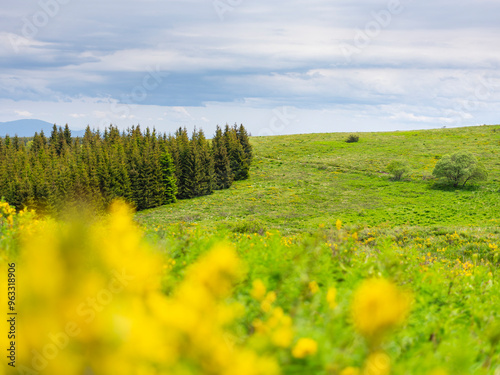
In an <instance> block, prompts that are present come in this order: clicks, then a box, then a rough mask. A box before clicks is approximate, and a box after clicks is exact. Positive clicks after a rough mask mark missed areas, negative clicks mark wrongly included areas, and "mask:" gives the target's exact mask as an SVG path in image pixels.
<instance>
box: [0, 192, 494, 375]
mask: <svg viewBox="0 0 500 375" xmlns="http://www.w3.org/2000/svg"><path fill="white" fill-rule="evenodd" d="M132 217H133V216H132V213H131V212H130V210H129V209H128V207H127V206H126V205H125V204H123V203H120V202H117V203H115V205H114V206H113V208H112V212H111V213H110V214H109V215H108V216H107V217H105V218H103V219H95V220H93V221H92V220H85V221H83V220H74V221H66V222H62V221H60V222H56V221H52V220H47V219H44V220H36V219H35V218H34V217H33V215H31V214H30V213H29V212H23V213H21V214H16V213H14V212H12V211H11V210H9V207H8V206H6V205H4V206H3V214H2V222H1V224H2V238H1V244H2V249H4V250H3V251H2V258H3V259H2V260H3V261H2V265H3V266H4V268H5V267H6V264H7V263H11V262H12V261H13V259H15V262H16V268H17V269H16V275H17V279H18V285H17V288H18V290H19V292H18V297H17V301H16V311H17V312H18V316H19V318H20V319H19V321H18V325H17V329H18V331H17V332H16V335H18V337H17V338H18V339H17V340H16V342H17V347H16V368H15V369H13V368H9V367H8V366H4V373H7V374H8V373H22V374H68V375H71V374H242V375H244V374H342V375H347V374H380V375H381V374H498V371H499V369H500V367H499V366H500V348H499V346H498V344H499V340H500V325H499V323H498V322H499V312H498V308H497V307H498V306H500V291H499V288H498V281H497V278H498V275H497V266H495V264H497V263H498V256H499V251H498V246H497V243H498V242H499V238H498V234H492V233H488V234H485V235H478V234H476V233H474V232H473V231H471V230H463V231H460V232H453V233H442V232H441V233H432V232H431V231H428V232H427V233H419V232H398V231H397V230H390V229H380V230H371V231H367V230H364V231H356V230H354V229H353V228H350V227H345V226H344V225H343V224H342V222H340V221H337V222H336V225H335V226H333V227H327V226H323V227H319V228H318V230H317V231H316V232H315V233H313V234H301V235H294V236H283V235H281V234H280V233H279V232H278V231H272V232H264V233H262V234H258V233H235V232H232V231H226V232H222V231H217V232H213V233H211V232H207V230H204V229H202V228H199V227H198V226H196V225H192V224H186V223H176V224H171V225H163V226H162V225H157V226H154V227H143V228H142V229H141V228H139V227H138V226H137V224H135V223H134V222H133V220H132ZM20 228H22V231H20V230H19V229H20ZM2 271H4V272H5V274H6V272H7V270H2ZM28 275H29V276H28ZM3 281H4V284H5V281H6V279H5V278H4V280H3ZM2 288H4V289H5V290H6V285H2ZM21 317H22V320H21ZM4 323H5V322H4ZM7 330H8V328H7V327H5V328H4V331H5V332H6V331H7ZM9 371H10V372H9ZM16 371H17V372H16Z"/></svg>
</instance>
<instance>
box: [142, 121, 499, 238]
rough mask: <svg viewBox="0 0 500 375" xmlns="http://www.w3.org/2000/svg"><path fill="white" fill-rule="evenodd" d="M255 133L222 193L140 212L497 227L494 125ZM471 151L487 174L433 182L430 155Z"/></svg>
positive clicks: (308, 225) (270, 225) (159, 218)
mask: <svg viewBox="0 0 500 375" xmlns="http://www.w3.org/2000/svg"><path fill="white" fill-rule="evenodd" d="M359 135H360V141H359V142H357V143H346V142H345V139H346V138H347V134H346V133H329V134H303V135H289V136H275V137H253V138H251V142H252V145H253V147H254V153H255V159H254V162H253V165H252V168H251V177H250V179H249V180H246V181H243V182H237V183H235V184H234V185H233V186H232V187H231V189H230V190H229V191H218V192H216V193H215V194H214V195H211V196H206V197H201V198H196V199H192V200H186V201H180V202H178V203H176V204H173V205H167V206H163V207H161V208H157V209H152V210H148V211H143V212H140V213H138V214H137V216H136V218H137V220H138V221H139V222H140V223H144V224H167V223H174V222H181V221H183V222H188V223H197V224H200V225H203V226H206V227H212V228H213V227H220V226H229V227H231V226H234V225H242V226H245V225H254V224H253V223H254V222H255V224H256V225H257V226H259V225H261V226H264V227H265V228H266V229H279V230H281V231H282V232H283V233H297V232H301V231H304V230H306V231H310V230H315V229H316V228H317V227H318V225H320V224H325V225H327V226H328V225H330V226H332V225H334V223H335V222H336V220H338V219H340V220H342V222H344V223H345V224H348V225H358V226H381V225H382V226H388V227H397V226H431V227H436V226H447V227H450V226H453V227H462V226H474V227H483V228H484V227H496V225H497V224H498V220H499V219H500V215H499V213H500V205H499V203H500V194H499V189H500V185H499V182H500V160H499V158H498V152H499V146H500V126H478V127H467V128H454V129H438V130H422V131H404V132H403V131H401V132H390V133H360V134H359ZM457 150H468V151H471V152H472V153H473V154H474V155H476V157H477V158H478V159H479V160H480V161H481V162H482V163H483V164H484V165H485V166H486V168H487V170H488V171H489V179H488V181H487V182H485V183H481V184H480V185H479V186H470V187H466V188H465V189H452V188H449V189H447V188H442V187H439V186H438V185H436V184H435V181H433V180H432V178H431V177H432V175H431V173H432V170H433V168H434V165H435V164H436V162H437V160H438V159H439V158H440V157H442V156H443V155H445V154H451V153H453V152H455V151H457ZM398 158H400V159H404V160H407V161H408V163H409V164H410V166H411V168H412V175H411V180H409V181H399V182H393V181H391V180H390V179H389V174H388V173H387V170H386V167H387V165H388V164H389V162H390V161H391V160H393V159H398Z"/></svg>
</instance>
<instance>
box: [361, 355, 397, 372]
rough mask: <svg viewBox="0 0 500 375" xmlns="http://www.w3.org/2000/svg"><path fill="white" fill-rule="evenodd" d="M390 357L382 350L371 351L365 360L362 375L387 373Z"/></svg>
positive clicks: (389, 367)
mask: <svg viewBox="0 0 500 375" xmlns="http://www.w3.org/2000/svg"><path fill="white" fill-rule="evenodd" d="M390 372H391V359H390V358H389V356H388V355H387V354H386V353H384V352H383V351H376V352H374V353H371V354H370V355H369V356H368V359H367V360H366V363H365V367H364V369H363V375H389V374H390Z"/></svg>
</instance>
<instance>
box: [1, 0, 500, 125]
mask: <svg viewBox="0 0 500 375" xmlns="http://www.w3.org/2000/svg"><path fill="white" fill-rule="evenodd" d="M5 3H7V4H8V5H6V4H5ZM499 14H500V1H498V0H461V1H456V0H454V1H451V0H433V1H430V0H428V1H423V0H421V1H416V0H413V1H412V0H390V1H381V0H330V1H327V0H287V1H282V0H274V1H269V0H267V1H264V0H140V1H139V0H134V1H131V0H99V1H97V0H85V1H83V0H39V1H33V0H25V1H22V2H14V1H6V0H4V1H3V4H2V8H1V9H0V121H10V120H16V119H21V118H37V119H41V120H45V121H48V122H51V123H57V124H65V123H68V124H69V125H70V126H71V127H72V128H74V129H79V128H83V127H85V126H86V125H87V124H90V125H91V126H92V127H98V126H101V127H102V126H105V125H107V124H109V123H113V124H116V125H118V126H120V127H127V126H130V125H133V124H141V126H150V127H152V126H155V127H156V128H157V129H159V130H161V131H167V132H170V131H173V130H174V129H175V128H177V127H178V126H188V127H192V126H194V125H196V126H198V127H202V128H203V129H205V130H206V132H207V133H210V132H211V131H212V129H213V128H214V127H215V125H216V124H221V125H223V124H225V123H229V124H233V123H235V122H238V123H243V124H245V125H246V126H247V127H248V128H249V129H250V131H251V133H252V134H253V135H271V134H288V133H310V132H334V131H379V130H395V129H401V130H404V129H426V128H436V127H442V126H448V127H452V126H465V125H477V124H498V123H500V70H499V67H500V22H498V15H499Z"/></svg>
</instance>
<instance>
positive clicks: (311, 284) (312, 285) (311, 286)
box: [309, 280, 319, 295]
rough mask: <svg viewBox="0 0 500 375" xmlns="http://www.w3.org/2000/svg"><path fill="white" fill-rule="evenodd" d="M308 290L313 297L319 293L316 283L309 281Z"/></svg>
mask: <svg viewBox="0 0 500 375" xmlns="http://www.w3.org/2000/svg"><path fill="white" fill-rule="evenodd" d="M309 290H310V291H311V293H312V294H313V295H315V294H316V293H318V291H319V286H318V283H317V282H316V281H314V280H313V281H310V282H309Z"/></svg>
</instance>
